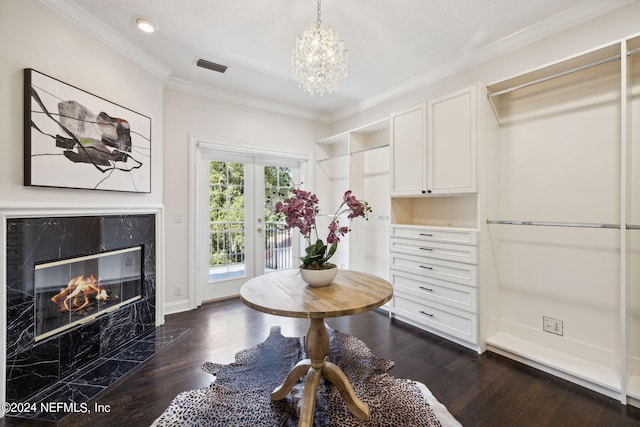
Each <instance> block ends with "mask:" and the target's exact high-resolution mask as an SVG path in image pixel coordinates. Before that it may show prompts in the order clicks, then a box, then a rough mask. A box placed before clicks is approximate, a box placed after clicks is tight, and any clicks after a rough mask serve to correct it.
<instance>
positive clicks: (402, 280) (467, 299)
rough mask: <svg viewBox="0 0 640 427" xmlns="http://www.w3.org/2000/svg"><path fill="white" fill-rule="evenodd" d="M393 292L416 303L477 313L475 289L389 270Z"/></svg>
mask: <svg viewBox="0 0 640 427" xmlns="http://www.w3.org/2000/svg"><path fill="white" fill-rule="evenodd" d="M390 276H391V277H390V280H391V283H393V288H394V292H397V291H400V292H402V293H405V294H411V295H413V298H412V299H413V300H416V301H432V302H434V303H439V304H444V305H448V306H450V307H454V308H457V309H459V310H464V311H468V312H470V313H477V312H478V303H477V301H478V300H477V289H476V288H471V287H469V286H463V285H458V284H456V283H451V282H445V281H443V280H438V279H433V278H430V277H421V276H417V275H414V274H410V273H404V272H401V271H396V270H391V271H390Z"/></svg>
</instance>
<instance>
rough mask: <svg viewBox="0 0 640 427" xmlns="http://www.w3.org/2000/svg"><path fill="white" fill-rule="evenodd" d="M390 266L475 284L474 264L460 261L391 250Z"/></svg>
mask: <svg viewBox="0 0 640 427" xmlns="http://www.w3.org/2000/svg"><path fill="white" fill-rule="evenodd" d="M390 255H391V259H390V267H391V268H392V269H394V270H401V271H405V272H407V273H412V274H417V275H419V276H424V277H432V278H434V279H440V280H446V281H450V282H455V283H460V284H462V285H466V286H474V287H475V286H476V270H477V269H476V266H475V265H473V264H464V263H461V262H451V261H445V260H441V259H437V258H430V257H426V256H422V257H420V256H415V255H407V254H399V253H395V252H391V253H390Z"/></svg>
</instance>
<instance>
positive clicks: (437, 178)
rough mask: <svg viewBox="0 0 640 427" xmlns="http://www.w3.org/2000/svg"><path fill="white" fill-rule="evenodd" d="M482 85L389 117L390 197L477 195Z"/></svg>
mask: <svg viewBox="0 0 640 427" xmlns="http://www.w3.org/2000/svg"><path fill="white" fill-rule="evenodd" d="M477 103H478V85H474V86H470V87H468V88H465V89H463V90H460V91H457V92H455V93H452V94H449V95H446V96H443V97H440V98H437V99H433V100H430V101H428V102H427V103H423V104H419V105H416V106H414V107H411V108H407V109H405V110H402V111H399V112H396V113H393V114H391V175H390V176H391V188H390V192H391V196H418V195H443V194H459V193H475V192H476V191H477V187H476V180H477V178H476V170H477V165H476V163H477V160H476V157H477V156H476V145H477V138H478V137H477V134H478V125H477V121H478V119H477V110H478V105H477Z"/></svg>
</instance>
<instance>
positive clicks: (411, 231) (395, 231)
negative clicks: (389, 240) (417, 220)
mask: <svg viewBox="0 0 640 427" xmlns="http://www.w3.org/2000/svg"><path fill="white" fill-rule="evenodd" d="M390 236H391V237H405V238H409V239H416V240H429V241H433V242H443V243H458V244H466V245H477V244H478V233H477V232H475V231H466V230H448V229H446V228H431V227H391V230H390Z"/></svg>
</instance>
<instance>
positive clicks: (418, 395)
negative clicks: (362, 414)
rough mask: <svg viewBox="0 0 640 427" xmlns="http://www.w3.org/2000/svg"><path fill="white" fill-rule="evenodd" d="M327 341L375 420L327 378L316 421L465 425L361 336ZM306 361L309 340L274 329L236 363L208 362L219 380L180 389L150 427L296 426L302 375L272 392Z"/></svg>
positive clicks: (334, 334) (332, 334)
mask: <svg viewBox="0 0 640 427" xmlns="http://www.w3.org/2000/svg"><path fill="white" fill-rule="evenodd" d="M329 339H330V350H329V360H331V361H332V362H334V363H335V364H337V365H338V366H339V367H340V368H341V369H342V370H343V372H344V373H345V375H346V376H347V378H348V379H349V381H350V383H351V385H352V387H353V389H354V391H355V393H356V395H357V396H358V397H359V398H360V399H361V400H362V401H363V402H365V403H367V404H368V405H369V411H370V414H371V419H370V420H368V421H362V420H360V419H358V418H356V417H355V416H354V415H352V414H351V412H349V409H348V408H347V407H346V405H345V404H344V402H343V400H342V397H341V396H340V393H339V391H338V390H337V389H336V388H335V387H334V386H333V385H332V384H331V382H329V381H327V380H325V379H322V380H321V383H320V386H319V387H318V394H317V399H316V409H315V416H314V426H340V427H351V426H354V427H355V426H380V427H382V426H386V427H387V426H388V427H399V426H411V427H418V426H446V427H448V426H460V424H459V423H458V421H457V420H456V419H455V418H454V417H453V416H452V415H451V414H450V413H449V411H447V408H445V407H444V406H443V405H442V404H441V403H440V402H438V400H437V399H436V398H435V397H434V396H433V395H432V394H431V392H430V391H429V390H428V389H427V387H425V385H424V384H421V383H419V382H416V381H411V380H408V379H398V378H394V377H392V376H390V375H388V374H387V370H389V369H390V368H391V367H392V366H393V365H394V362H392V361H390V360H386V359H380V358H378V357H376V356H374V355H373V353H372V352H371V350H369V348H368V347H367V346H366V345H365V344H364V343H363V342H362V341H360V340H358V339H357V338H355V337H353V336H350V335H347V334H343V333H341V332H339V331H337V330H334V329H329ZM304 358H306V353H305V351H304V345H303V338H290V337H284V336H282V334H281V332H280V328H279V327H273V328H272V329H271V333H270V335H269V337H267V339H266V341H264V342H263V343H261V344H258V345H257V346H255V347H252V348H249V349H247V350H242V351H240V352H238V353H237V354H236V356H235V359H236V361H235V363H231V364H229V365H221V364H217V363H212V362H207V363H205V364H204V365H203V367H202V368H203V369H204V370H205V371H206V372H209V373H210V374H212V375H213V376H214V377H215V379H214V381H213V383H212V384H211V385H210V386H209V387H208V388H203V389H200V390H190V391H185V392H183V393H180V394H179V395H178V396H176V397H175V399H173V401H172V402H171V405H170V406H169V407H168V408H167V409H166V410H165V411H164V413H163V414H162V415H161V416H160V417H159V418H158V419H156V420H155V421H154V423H153V425H152V427H167V426H221V427H231V426H233V427H242V426H251V427H256V426H264V427H274V426H287V427H289V426H291V427H294V426H297V425H298V418H299V414H300V409H301V407H302V402H301V398H302V390H303V385H304V378H302V379H301V380H299V381H298V383H297V384H296V385H295V386H294V388H293V389H292V390H291V392H290V393H289V395H287V397H286V398H285V399H282V400H279V401H272V400H271V397H270V394H271V392H272V391H273V389H274V388H275V387H277V386H278V385H280V383H281V381H283V380H284V378H285V377H286V376H287V374H288V373H289V371H290V370H291V368H292V367H293V366H294V365H295V364H296V363H297V362H298V361H300V360H301V359H304Z"/></svg>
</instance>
